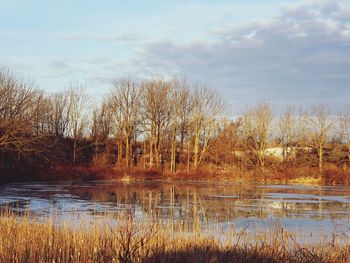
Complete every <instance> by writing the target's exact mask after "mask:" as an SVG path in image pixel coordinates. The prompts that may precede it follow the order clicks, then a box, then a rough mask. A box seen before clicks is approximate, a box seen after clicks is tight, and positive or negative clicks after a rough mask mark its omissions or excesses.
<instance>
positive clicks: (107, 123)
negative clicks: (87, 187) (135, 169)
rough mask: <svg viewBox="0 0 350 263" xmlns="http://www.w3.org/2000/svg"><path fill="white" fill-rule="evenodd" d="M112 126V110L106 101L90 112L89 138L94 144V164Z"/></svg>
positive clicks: (105, 143)
mask: <svg viewBox="0 0 350 263" xmlns="http://www.w3.org/2000/svg"><path fill="white" fill-rule="evenodd" d="M111 127H112V110H111V107H110V106H109V103H108V102H107V101H104V102H102V105H101V106H100V107H98V108H95V109H94V110H93V112H92V121H91V140H92V143H93V146H94V158H93V162H94V164H95V165H96V161H97V155H98V153H99V152H100V151H101V149H100V148H101V147H106V145H107V142H108V137H109V135H110V133H111Z"/></svg>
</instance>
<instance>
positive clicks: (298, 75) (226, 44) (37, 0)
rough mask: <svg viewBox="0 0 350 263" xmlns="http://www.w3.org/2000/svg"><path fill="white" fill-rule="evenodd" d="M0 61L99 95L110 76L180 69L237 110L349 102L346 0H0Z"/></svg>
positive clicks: (53, 83)
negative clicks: (265, 104)
mask: <svg viewBox="0 0 350 263" xmlns="http://www.w3.org/2000/svg"><path fill="white" fill-rule="evenodd" d="M0 6H1V7H0V11H1V14H0V64H1V65H2V66H7V67H10V68H11V69H12V71H14V72H16V73H18V74H20V75H22V76H24V77H25V78H28V79H30V80H34V81H35V82H36V83H37V84H38V85H39V86H40V88H42V89H45V90H48V91H57V90H60V89H63V88H65V87H67V85H68V83H69V82H71V81H80V82H83V83H86V84H87V87H88V92H89V94H90V95H91V96H92V97H93V98H99V97H102V96H103V94H106V93H107V91H108V90H109V87H110V85H111V84H110V83H111V81H112V80H113V79H116V78H118V77H121V76H135V77H138V78H147V77H151V76H154V75H162V76H171V75H175V76H178V77H181V78H182V77H186V78H187V79H188V80H190V81H193V82H199V83H205V84H208V85H209V86H211V87H212V88H215V89H217V90H218V92H219V93H220V94H221V95H222V96H223V97H224V98H225V99H226V100H227V101H228V102H229V103H230V104H232V108H233V109H234V110H236V111H238V110H240V109H242V108H243V107H244V106H245V105H251V104H253V103H256V102H259V101H270V102H272V103H273V104H274V105H276V107H277V108H282V107H283V106H284V105H286V104H291V105H296V106H300V105H305V106H309V105H312V104H318V103H328V104H329V105H330V106H331V107H332V108H333V109H339V108H341V107H343V106H345V105H347V104H350V0H305V1H295V0H294V1H278V0H264V1H259V0H255V1H254V0H246V1H235V0H221V1H209V0H191V1H190V0H177V1H175V0H174V1H173V0H169V1H164V0H147V1H146V0H128V1H125V0H124V1H119V0H101V1H93V0H91V1H90V0H61V1H47V0H11V1H8V0H6V1H5V0H0Z"/></svg>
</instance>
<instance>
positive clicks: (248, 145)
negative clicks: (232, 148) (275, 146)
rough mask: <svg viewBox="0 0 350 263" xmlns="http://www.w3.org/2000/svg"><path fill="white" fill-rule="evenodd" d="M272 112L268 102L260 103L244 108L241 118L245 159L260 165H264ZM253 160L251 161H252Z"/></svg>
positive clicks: (270, 135) (270, 131) (270, 136)
mask: <svg viewBox="0 0 350 263" xmlns="http://www.w3.org/2000/svg"><path fill="white" fill-rule="evenodd" d="M272 120H273V112H272V109H271V105H270V104H269V103H260V104H258V105H257V106H256V107H254V108H250V109H248V110H246V112H245V113H244V114H243V116H242V119H241V123H242V126H241V134H242V140H243V142H242V146H243V147H244V153H245V158H246V161H248V160H250V162H251V164H254V160H252V159H251V158H256V162H257V164H258V165H259V166H260V167H264V166H265V159H266V150H267V147H268V143H269V141H270V140H271V138H272V130H271V127H272ZM252 162H253V163H252Z"/></svg>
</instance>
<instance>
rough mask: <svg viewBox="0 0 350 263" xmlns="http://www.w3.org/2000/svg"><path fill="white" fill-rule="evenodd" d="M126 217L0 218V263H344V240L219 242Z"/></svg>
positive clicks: (275, 236) (238, 234)
mask: <svg viewBox="0 0 350 263" xmlns="http://www.w3.org/2000/svg"><path fill="white" fill-rule="evenodd" d="M130 215H131V213H128V214H126V215H125V216H124V217H123V218H118V220H117V222H119V223H118V224H114V226H112V224H111V223H108V222H107V221H102V222H101V221H93V222H91V221H89V220H88V218H87V219H86V220H84V219H80V220H79V223H77V224H72V222H69V223H61V224H59V225H58V224H55V221H56V220H57V218H56V217H55V216H52V217H50V218H48V219H45V220H41V221H40V220H37V219H35V218H32V217H30V216H29V215H22V216H16V215H14V214H13V213H11V212H8V211H7V212H3V213H2V214H1V216H0V240H1V243H0V262H84V263H87V262H149V263H153V262H348V261H347V260H349V255H350V254H349V252H350V247H349V243H348V240H347V239H345V240H342V241H341V240H340V239H338V238H339V237H338V236H336V237H335V238H333V240H332V242H327V241H320V242H319V243H318V244H304V245H301V244H299V243H297V242H296V241H295V239H296V237H295V236H294V237H293V235H291V234H290V233H288V232H286V231H284V230H283V229H281V228H280V227H279V226H278V224H277V225H276V229H275V230H274V231H272V233H271V232H265V233H255V234H253V235H252V234H249V232H248V231H246V230H234V229H232V230H230V231H224V233H222V237H224V238H223V240H219V239H218V238H217V237H216V238H215V237H213V236H210V235H208V234H207V233H203V232H200V231H198V232H193V229H192V231H188V229H186V227H184V224H183V222H179V223H177V224H174V223H171V224H169V223H161V222H158V223H154V222H153V223H152V222H150V221H143V222H139V221H137V220H135V219H134V217H133V216H130Z"/></svg>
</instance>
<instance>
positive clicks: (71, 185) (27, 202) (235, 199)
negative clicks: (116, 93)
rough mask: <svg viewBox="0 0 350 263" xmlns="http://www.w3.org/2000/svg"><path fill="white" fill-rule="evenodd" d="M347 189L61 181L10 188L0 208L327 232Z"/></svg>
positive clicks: (345, 204) (342, 211) (347, 204)
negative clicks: (126, 214)
mask: <svg viewBox="0 0 350 263" xmlns="http://www.w3.org/2000/svg"><path fill="white" fill-rule="evenodd" d="M349 197H350V189H349V188H347V187H346V186H297V185H262V184H258V185H257V184H255V185H253V184H246V183H245V184H233V183H213V182H211V183H196V182H177V183H169V182H162V181H157V182H121V181H108V182H106V181H104V182H101V181H96V182H64V183H25V184H8V185H4V186H1V187H0V205H1V206H2V207H6V206H11V207H12V209H13V210H14V211H19V212H20V211H30V212H32V213H35V214H37V215H47V214H49V213H50V212H51V211H56V212H57V213H59V214H60V215H62V216H63V217H65V216H66V217H68V216H69V214H71V213H83V214H88V215H91V216H101V214H103V215H107V214H108V215H113V216H114V215H116V214H118V213H120V212H122V211H124V210H125V209H129V208H130V207H132V208H133V211H134V212H135V214H137V216H138V217H139V218H158V219H161V220H168V221H181V222H185V223H186V224H188V228H189V229H190V228H193V227H214V228H218V229H219V228H220V229H225V228H227V227H229V226H231V225H234V226H235V227H244V226H247V225H249V227H251V228H254V229H259V230H264V229H269V228H272V227H273V225H274V223H273V222H274V221H275V220H276V219H278V220H279V222H280V223H281V225H282V226H283V227H284V228H287V229H289V230H292V231H296V230H298V231H308V232H309V231H314V232H319V231H323V232H324V231H326V232H327V231H330V230H331V229H332V220H336V221H337V222H340V223H341V224H349V221H350V209H349V208H350V199H349Z"/></svg>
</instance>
